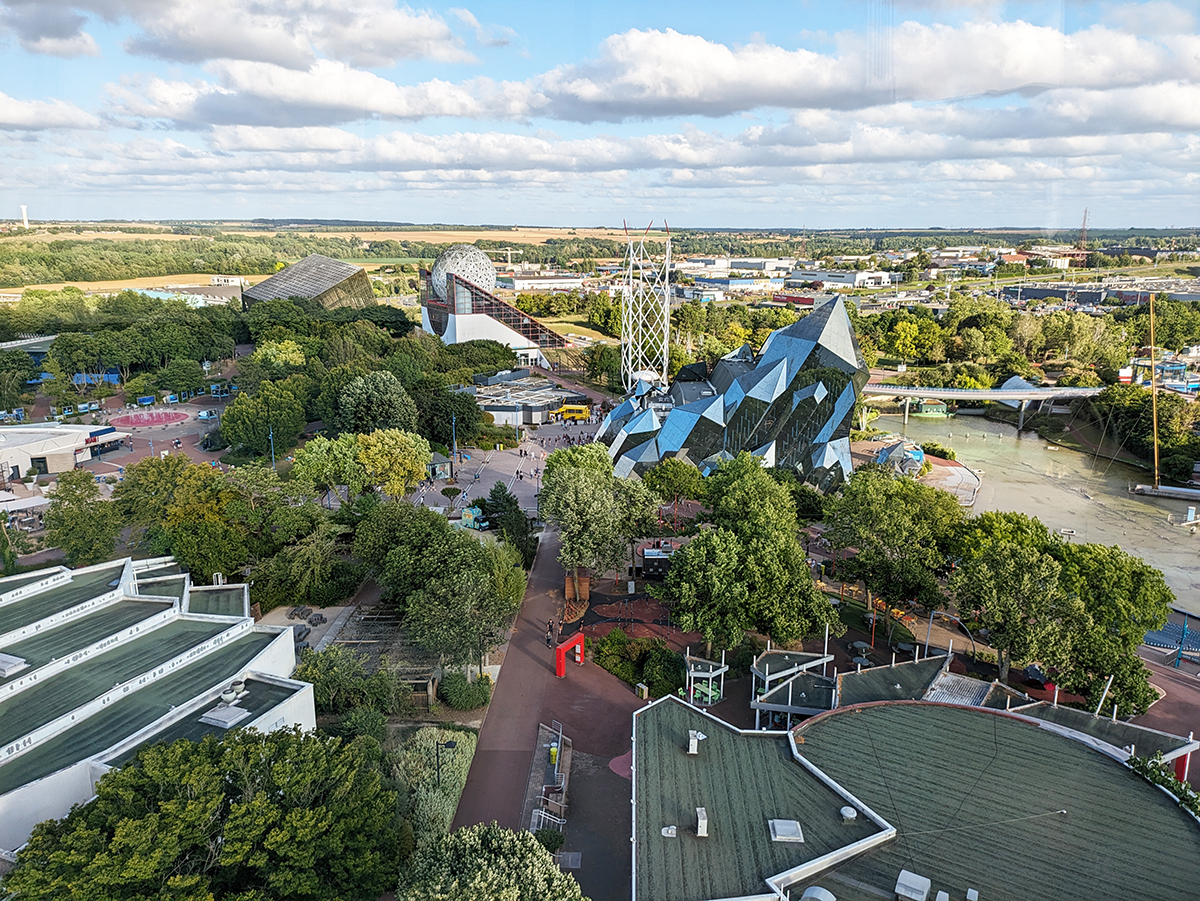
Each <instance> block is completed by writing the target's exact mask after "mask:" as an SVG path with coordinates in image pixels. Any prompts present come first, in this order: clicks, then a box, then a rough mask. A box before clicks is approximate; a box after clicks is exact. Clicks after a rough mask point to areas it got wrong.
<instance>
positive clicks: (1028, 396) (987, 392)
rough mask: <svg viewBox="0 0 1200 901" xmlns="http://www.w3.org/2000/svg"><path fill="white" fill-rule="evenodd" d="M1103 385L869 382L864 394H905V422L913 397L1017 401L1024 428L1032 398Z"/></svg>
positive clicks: (1080, 393) (1087, 393)
mask: <svg viewBox="0 0 1200 901" xmlns="http://www.w3.org/2000/svg"><path fill="white" fill-rule="evenodd" d="M1103 390H1104V389H1103V388H1057V387H1055V388H1037V387H1032V386H1031V387H1028V388H983V389H975V388H921V387H910V386H908V385H884V384H882V383H881V382H868V383H867V386H866V387H865V388H863V392H862V393H863V394H866V395H870V396H872V397H902V398H904V421H905V423H907V422H908V405H909V402H910V401H911V400H912V399H913V398H930V399H933V400H1007V401H1016V402H1017V404H1018V407H1019V409H1020V417H1019V422H1018V424H1017V428H1018V429H1021V428H1024V427H1025V409H1026V408H1027V407H1028V406H1029V402H1030V401H1037V402H1039V403H1044V402H1045V401H1048V400H1057V399H1060V398H1062V399H1066V398H1075V397H1092V396H1093V395H1096V394H1099V393H1100V392H1101V391H1103Z"/></svg>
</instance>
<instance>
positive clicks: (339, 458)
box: [292, 434, 368, 500]
mask: <svg viewBox="0 0 1200 901" xmlns="http://www.w3.org/2000/svg"><path fill="white" fill-rule="evenodd" d="M358 447H359V445H358V438H357V436H355V435H352V434H345V435H339V436H338V437H337V438H336V439H334V440H332V441H330V440H329V439H328V438H326V437H325V436H324V435H318V436H317V437H316V438H313V439H312V440H311V441H309V442H308V443H306V444H305V445H304V447H302V448H300V449H299V450H298V451H296V462H295V464H294V465H293V466H292V478H293V479H303V480H305V481H307V482H310V483H312V484H313V485H315V486H316V487H318V488H323V489H325V490H326V491H329V490H333V489H336V488H338V487H339V486H342V485H345V486H346V490H347V492H348V494H349V497H348V498H347V499H348V500H353V498H354V497H355V495H358V494H361V493H362V492H363V491H364V490H365V489H366V487H367V484H368V481H367V472H366V470H365V469H364V468H363V465H362V464H361V463H359V462H358Z"/></svg>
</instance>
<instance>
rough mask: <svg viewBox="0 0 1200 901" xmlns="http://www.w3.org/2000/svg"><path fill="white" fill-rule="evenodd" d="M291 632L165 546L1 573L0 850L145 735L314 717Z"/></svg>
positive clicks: (9, 854) (10, 849) (63, 806)
mask: <svg viewBox="0 0 1200 901" xmlns="http://www.w3.org/2000/svg"><path fill="white" fill-rule="evenodd" d="M293 637H294V633H293V631H292V630H291V629H290V628H288V627H278V626H276V627H269V626H262V625H257V624H256V623H255V621H254V619H253V618H252V617H251V616H250V607H249V593H248V587H247V586H245V585H217V586H194V585H192V584H191V579H190V577H189V576H188V575H187V574H186V573H183V572H181V570H180V567H179V566H178V565H177V564H176V563H175V561H174V560H173V559H171V558H169V557H167V558H157V559H153V560H139V561H134V560H131V559H128V558H126V559H122V560H115V561H112V562H110V563H102V564H99V565H97V566H89V567H84V568H81V569H76V570H69V569H66V568H64V567H53V568H49V569H44V570H39V571H38V572H32V573H24V574H21V575H18V576H10V577H8V578H5V579H0V859H5V860H10V861H11V860H13V859H15V852H16V851H17V850H18V849H19V848H20V847H21V846H22V845H24V843H25V842H26V841H27V839H28V837H29V834H30V832H31V831H32V830H33V827H34V826H35V825H36V824H37V823H39V822H41V821H42V820H46V819H50V818H60V817H63V816H66V815H67V813H69V812H70V810H71V807H72V806H73V805H75V804H83V803H85V802H87V801H88V800H89V799H90V798H91V797H92V796H93V794H94V787H95V784H96V782H97V780H99V778H100V777H101V776H102V775H104V773H106V772H108V771H109V770H110V769H112V768H113V767H115V766H120V765H121V764H122V763H124V762H125V761H127V760H129V759H130V758H132V757H133V756H134V755H135V754H136V752H137V750H138V749H139V748H141V747H143V746H145V745H147V744H152V743H155V742H159V741H174V740H176V739H180V738H188V739H193V740H199V739H200V738H202V737H204V736H205V735H210V734H216V735H220V734H221V733H223V732H224V731H225V730H226V729H230V728H233V727H234V726H238V727H243V726H248V727H254V728H257V729H260V730H264V731H265V730H273V729H280V728H287V727H291V726H293V725H299V726H302V727H304V728H306V729H311V728H314V727H315V724H316V720H315V713H314V709H313V696H312V686H311V685H309V684H307V683H304V682H296V681H293V680H292V679H290V678H289V677H290V676H291V674H292V671H293V670H294V668H295V664H296V655H295V647H294V641H293Z"/></svg>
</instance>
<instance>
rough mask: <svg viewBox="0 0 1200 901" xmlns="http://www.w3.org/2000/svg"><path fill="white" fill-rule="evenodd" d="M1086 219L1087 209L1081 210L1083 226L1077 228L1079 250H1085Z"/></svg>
mask: <svg viewBox="0 0 1200 901" xmlns="http://www.w3.org/2000/svg"><path fill="white" fill-rule="evenodd" d="M1087 219H1088V209H1087V207H1084V208H1083V224H1082V225H1081V226H1079V249H1080V250H1087Z"/></svg>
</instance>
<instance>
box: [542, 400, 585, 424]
mask: <svg viewBox="0 0 1200 901" xmlns="http://www.w3.org/2000/svg"><path fill="white" fill-rule="evenodd" d="M591 415H592V412H591V410H589V409H588V408H587V407H585V406H584V405H583V404H563V405H562V406H561V407H559V408H558V409H557V410H551V411H550V418H551V419H552V420H564V421H565V420H569V419H573V420H575V421H576V422H585V421H587V418H588V417H589V416H591Z"/></svg>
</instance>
